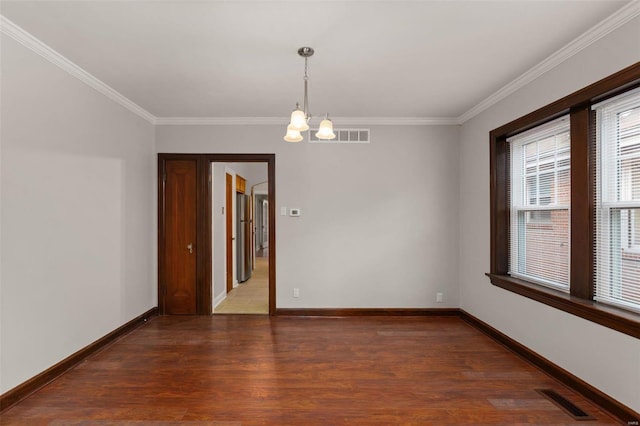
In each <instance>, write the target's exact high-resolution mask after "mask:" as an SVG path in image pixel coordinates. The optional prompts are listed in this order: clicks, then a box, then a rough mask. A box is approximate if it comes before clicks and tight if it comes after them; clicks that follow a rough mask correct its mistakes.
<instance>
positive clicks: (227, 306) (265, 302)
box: [213, 257, 269, 314]
mask: <svg viewBox="0 0 640 426" xmlns="http://www.w3.org/2000/svg"><path fill="white" fill-rule="evenodd" d="M213 313H214V314H268V313H269V258H267V257H256V267H255V269H254V270H253V272H252V273H251V278H250V279H249V280H247V281H245V282H243V283H240V284H238V287H236V288H234V289H233V290H231V292H230V293H229V294H227V298H226V299H224V300H223V301H222V303H220V304H219V305H218V306H217V307H216V308H215V309H214V310H213Z"/></svg>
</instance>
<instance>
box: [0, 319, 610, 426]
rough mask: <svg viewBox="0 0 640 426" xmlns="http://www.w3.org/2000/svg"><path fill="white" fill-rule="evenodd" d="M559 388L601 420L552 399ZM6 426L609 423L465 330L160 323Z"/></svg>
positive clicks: (415, 325) (305, 322)
mask: <svg viewBox="0 0 640 426" xmlns="http://www.w3.org/2000/svg"><path fill="white" fill-rule="evenodd" d="M539 388H549V389H554V390H556V391H557V392H558V393H560V394H561V395H563V396H565V397H566V398H568V399H569V400H570V401H572V402H573V403H574V404H576V405H578V406H579V407H580V408H582V409H583V410H584V411H586V412H587V413H588V414H590V415H591V416H593V417H595V418H596V421H589V422H579V421H575V420H574V419H573V418H572V417H570V416H569V415H568V414H566V413H565V412H564V411H562V410H561V409H560V408H558V407H557V406H556V405H554V404H552V403H551V402H549V401H547V400H546V399H544V398H543V397H542V396H541V395H540V394H538V393H537V392H536V389H539ZM0 423H2V424H3V425H16V424H20V425H22V424H24V425H37V424H49V425H106V424H109V425H112V424H115V425H147V424H151V425H172V424H191V425H216V426H237V425H342V424H349V425H396V424H407V425H411V424H413V425H443V424H455V425H480V424H483V425H488V424H501V425H514V424H538V425H552V424H553V425H570V424H580V425H588V426H591V425H596V424H598V425H602V424H618V423H616V421H615V420H614V419H613V418H612V417H610V416H609V415H608V414H606V413H604V412H603V411H602V410H600V409H599V408H598V407H596V406H594V405H593V404H592V403H590V402H589V401H587V400H585V399H584V398H582V397H581V396H580V395H578V394H576V393H574V392H573V391H571V390H569V389H567V388H565V387H564V386H563V385H562V384H561V383H559V382H558V381H556V380H555V379H553V378H551V377H549V376H547V375H546V374H544V373H542V372H541V371H540V370H537V369H536V368H535V367H533V366H531V365H530V364H528V363H527V362H525V361H524V360H522V359H520V358H519V357H517V356H516V355H514V354H512V353H511V352H509V351H508V350H507V349H505V348H504V347H502V346H500V345H499V344H497V343H495V342H494V341H493V340H491V339H490V338H489V337H487V336H485V335H484V334H482V333H481V332H480V331H478V330H476V329H475V328H473V327H472V326H470V325H468V324H467V323H465V322H464V321H462V320H461V319H460V318H457V317H351V318H295V317H268V316H246V315H244V316H242V315H238V316H233V315H225V316H200V317H197V316H186V317H156V318H154V319H152V320H151V321H149V322H148V323H146V324H145V325H143V326H142V327H140V328H138V329H136V330H134V331H133V332H132V333H130V334H128V335H126V336H124V337H123V338H121V339H120V340H118V341H117V342H115V343H114V344H113V345H111V346H109V347H107V348H106V349H104V350H102V351H101V352H99V353H97V354H95V355H93V356H92V357H91V358H89V359H87V360H86V361H85V362H83V363H82V364H80V365H78V366H77V367H76V368H74V369H73V370H71V371H70V372H68V373H67V374H65V375H63V376H62V377H60V378H59V379H58V380H56V381H54V382H53V383H51V384H49V385H48V386H46V387H45V388H43V389H41V390H40V391H39V392H37V393H35V394H34V395H32V396H31V397H29V398H28V399H26V400H24V401H23V402H21V403H20V404H18V405H16V406H14V407H13V408H11V409H9V410H7V411H5V412H4V413H3V415H2V417H1V418H0Z"/></svg>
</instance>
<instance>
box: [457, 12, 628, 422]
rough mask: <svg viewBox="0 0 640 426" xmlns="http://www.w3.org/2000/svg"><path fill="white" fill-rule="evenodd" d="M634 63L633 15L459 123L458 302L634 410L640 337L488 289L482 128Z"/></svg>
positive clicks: (486, 140)
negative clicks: (596, 39) (501, 99)
mask: <svg viewBox="0 0 640 426" xmlns="http://www.w3.org/2000/svg"><path fill="white" fill-rule="evenodd" d="M639 60H640V20H639V19H635V20H633V21H631V22H629V23H628V24H627V25H625V26H624V27H622V28H620V29H618V30H616V31H615V32H613V33H611V34H609V35H608V36H607V37H605V38H604V39H601V40H600V41H598V42H596V43H594V44H593V45H591V46H590V47H588V48H587V49H585V50H583V51H582V52H580V53H579V54H577V55H576V56H574V57H572V58H571V59H568V60H567V61H565V62H564V63H562V64H561V65H559V66H558V67H556V68H555V69H553V70H551V71H549V72H547V73H546V74H544V75H543V76H541V77H540V78H538V79H537V80H535V81H534V82H532V83H530V84H529V85H527V86H526V87H524V88H522V89H521V90H519V91H517V92H516V93H514V94H513V95H511V96H509V97H508V98H506V99H505V100H503V101H502V102H500V103H498V104H496V105H495V106H493V107H492V108H490V109H489V110H487V111H485V112H484V113H482V114H481V115H479V116H477V117H475V118H473V119H471V120H470V121H468V122H466V123H465V124H464V125H463V126H462V132H461V133H462V134H461V147H460V285H461V307H462V308H463V309H464V310H466V311H468V312H469V313H471V314H472V315H475V316H477V317H478V318H480V319H481V320H483V321H485V322H487V323H489V324H490V325H492V326H493V327H495V328H497V329H498V330H500V331H502V332H503V333H505V334H507V335H508V336H510V337H512V338H514V339H515V340H517V341H518V342H521V343H522V344H524V345H526V346H528V347H529V348H531V349H533V350H534V351H536V352H538V353H539V354H541V355H542V356H544V357H546V358H548V359H550V360H551V361H552V362H554V363H556V364H558V365H560V366H561V367H563V368H564V369H566V370H568V371H570V372H571V373H573V374H575V375H577V376H578V377H580V378H581V379H583V380H585V381H587V382H589V383H590V384H592V385H594V386H595V387H597V388H599V389H601V390H602V391H604V392H605V393H607V394H609V395H611V396H612V397H614V398H616V399H618V400H619V401H620V402H622V403H624V404H626V405H628V406H629V407H631V408H633V409H635V410H636V411H640V385H639V383H640V340H638V339H634V338H632V337H630V336H627V335H625V334H622V333H618V332H616V331H612V330H610V329H607V328H605V327H602V326H600V325H597V324H595V323H592V322H589V321H586V320H583V319H581V318H578V317H576V316H573V315H570V314H567V313H565V312H562V311H559V310H557V309H554V308H551V307H549V306H546V305H543V304H540V303H538V302H535V301H532V300H530V299H527V298H524V297H522V296H519V295H516V294H514V293H511V292H508V291H506V290H502V289H500V288H498V287H494V286H492V285H491V284H490V282H489V279H488V278H487V277H485V276H484V273H485V272H488V271H489V131H490V130H492V129H494V128H496V127H499V126H501V125H503V124H506V123H508V122H509V121H511V120H514V119H516V118H518V117H520V116H522V115H525V114H527V113H529V112H531V111H533V110H535V109H537V108H540V107H542V106H544V105H546V104H548V103H551V102H553V101H555V100H557V99H560V98H561V97H563V96H566V95H568V94H570V93H572V92H574V91H576V90H579V89H581V88H582V87H585V86H587V85H589V84H591V83H594V82H596V81H598V80H600V79H601V78H604V77H606V76H608V75H610V74H613V73H614V72H616V71H619V70H620V69H622V68H624V67H626V66H629V65H631V64H633V63H635V62H637V61H639Z"/></svg>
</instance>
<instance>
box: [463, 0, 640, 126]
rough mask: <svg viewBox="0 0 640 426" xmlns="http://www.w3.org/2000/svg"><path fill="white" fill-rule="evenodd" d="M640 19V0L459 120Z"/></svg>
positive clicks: (477, 112)
mask: <svg viewBox="0 0 640 426" xmlns="http://www.w3.org/2000/svg"><path fill="white" fill-rule="evenodd" d="M637 16H640V1H638V0H632V1H631V2H630V3H628V4H627V5H625V6H624V7H622V8H621V9H620V10H618V11H617V12H615V13H614V14H612V15H610V16H609V17H608V18H606V19H605V20H603V21H601V22H600V23H598V24H596V25H595V26H593V27H591V28H590V29H589V30H587V31H586V32H585V33H583V34H582V35H580V36H578V37H577V38H575V39H574V40H573V41H571V42H570V43H569V44H567V45H566V46H564V47H563V48H561V49H560V50H558V51H556V52H555V53H553V54H552V55H551V56H549V57H547V58H546V59H544V60H543V61H542V62H540V63H539V64H537V65H536V66H534V67H533V68H531V69H530V70H529V71H527V72H525V73H524V74H522V75H520V76H519V77H518V78H516V79H515V80H513V81H511V82H510V83H508V84H507V85H506V86H503V87H502V88H501V89H500V90H498V91H497V92H495V93H494V94H492V95H491V96H489V97H488V98H486V99H484V100H483V101H482V102H480V103H479V104H477V105H476V106H474V107H473V108H471V109H470V110H468V111H467V112H465V113H464V114H462V115H460V116H459V117H458V118H457V121H458V124H463V123H464V122H466V121H468V120H469V119H471V118H473V117H475V116H476V115H478V114H480V113H481V112H483V111H484V110H486V109H488V108H490V107H491V106H493V105H495V104H496V103H498V102H500V101H501V100H503V99H504V98H506V97H507V96H509V95H511V94H512V93H514V92H516V91H517V90H519V89H521V88H522V87H524V86H526V85H527V84H529V83H531V82H532V81H533V80H535V79H536V78H538V77H540V76H541V75H542V74H544V73H546V72H547V71H549V70H551V69H553V68H555V67H557V66H558V65H560V64H561V63H562V62H564V61H566V60H567V59H569V58H571V57H572V56H574V55H576V54H577V53H579V52H580V51H582V50H583V49H585V48H586V47H588V46H590V45H591V44H593V43H595V42H596V41H598V40H600V39H601V38H603V37H604V36H606V35H607V34H609V33H610V32H612V31H614V30H616V29H618V28H620V27H621V26H623V25H624V24H626V23H627V22H629V21H631V20H632V19H634V18H635V17H637Z"/></svg>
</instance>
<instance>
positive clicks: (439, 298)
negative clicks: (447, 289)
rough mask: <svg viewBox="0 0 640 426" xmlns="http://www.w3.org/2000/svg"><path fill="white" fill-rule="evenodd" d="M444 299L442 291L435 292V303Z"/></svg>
mask: <svg viewBox="0 0 640 426" xmlns="http://www.w3.org/2000/svg"><path fill="white" fill-rule="evenodd" d="M443 300H444V297H443V294H442V293H436V302H437V303H442V302H443Z"/></svg>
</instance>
